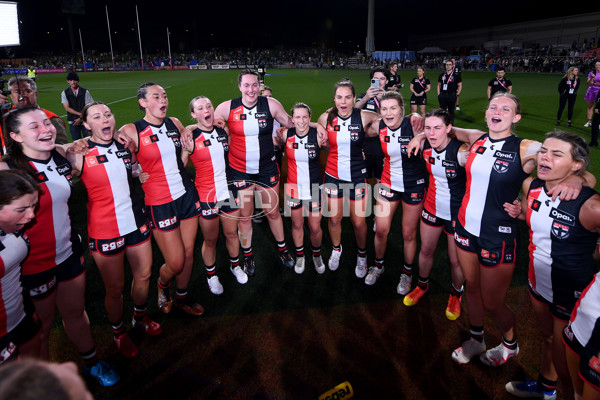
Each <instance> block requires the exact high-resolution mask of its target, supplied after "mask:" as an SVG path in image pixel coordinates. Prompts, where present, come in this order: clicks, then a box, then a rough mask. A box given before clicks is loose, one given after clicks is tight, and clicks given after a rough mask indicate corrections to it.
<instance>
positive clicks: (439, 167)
mask: <svg viewBox="0 0 600 400" xmlns="http://www.w3.org/2000/svg"><path fill="white" fill-rule="evenodd" d="M462 145H463V143H462V142H460V141H458V140H456V139H454V138H453V139H451V140H450V142H449V143H448V145H447V146H446V147H445V148H444V149H443V150H441V151H439V152H438V151H437V150H435V149H434V148H432V147H431V145H430V144H429V141H426V142H425V146H424V147H423V159H424V160H425V166H426V167H427V171H428V172H429V186H428V189H427V195H426V197H425V205H424V207H425V209H426V210H427V211H429V212H430V213H432V214H433V215H435V216H437V217H438V218H442V219H445V220H446V221H456V218H457V216H458V210H459V208H460V203H461V202H462V199H463V196H464V195H465V188H466V183H467V174H466V172H465V168H464V167H461V166H460V163H459V153H458V150H459V149H460V147H461V146H462Z"/></svg>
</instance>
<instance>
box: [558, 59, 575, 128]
mask: <svg viewBox="0 0 600 400" xmlns="http://www.w3.org/2000/svg"><path fill="white" fill-rule="evenodd" d="M578 74H579V68H577V67H570V68H569V69H568V70H567V73H566V74H565V76H564V77H563V78H562V79H561V81H560V83H559V84H558V94H559V98H558V112H557V114H556V125H557V126H558V125H560V118H561V117H562V113H563V110H564V109H565V105H567V103H568V104H569V108H568V109H567V126H569V127H570V126H571V120H572V119H573V109H574V107H575V100H577V90H578V89H579V86H580V84H581V79H580V78H579V77H578V76H577V75H578Z"/></svg>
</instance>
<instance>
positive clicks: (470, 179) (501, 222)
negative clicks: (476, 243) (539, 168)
mask: <svg viewBox="0 0 600 400" xmlns="http://www.w3.org/2000/svg"><path fill="white" fill-rule="evenodd" d="M522 141H524V139H521V138H518V137H516V136H514V135H511V136H509V137H506V138H503V139H498V140H494V139H491V138H490V137H489V136H488V134H487V133H486V134H485V135H482V136H481V137H480V138H479V139H477V141H476V142H475V143H473V145H472V146H471V149H470V151H469V156H468V158H467V164H466V165H465V169H466V171H467V190H466V192H465V197H464V198H463V202H462V205H461V207H460V211H459V213H458V220H459V221H460V223H461V225H462V226H463V227H464V228H465V229H466V230H467V232H469V233H471V234H472V235H475V236H485V237H493V236H494V235H495V234H497V233H504V234H509V233H512V234H516V233H517V221H516V219H514V218H511V217H510V216H509V215H508V213H507V212H506V211H505V210H504V206H503V204H504V203H506V202H508V203H512V201H513V200H515V199H516V198H517V196H518V195H519V191H520V188H521V184H522V183H523V181H524V180H525V178H527V176H528V174H526V173H525V171H523V167H522V165H521V156H520V148H521V142H522ZM526 142H527V143H524V145H528V143H531V141H526Z"/></svg>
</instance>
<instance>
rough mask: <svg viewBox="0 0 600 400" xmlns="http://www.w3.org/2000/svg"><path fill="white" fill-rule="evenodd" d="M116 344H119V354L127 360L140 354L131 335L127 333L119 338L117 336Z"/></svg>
mask: <svg viewBox="0 0 600 400" xmlns="http://www.w3.org/2000/svg"><path fill="white" fill-rule="evenodd" d="M114 339H115V343H116V344H117V349H119V353H121V355H122V356H123V357H125V358H133V357H135V356H137V355H138V354H139V352H140V351H139V349H138V348H137V346H136V345H135V343H133V342H132V341H131V339H130V338H129V335H128V334H127V333H123V334H121V335H119V336H115V338H114Z"/></svg>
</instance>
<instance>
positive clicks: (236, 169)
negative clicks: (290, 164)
mask: <svg viewBox="0 0 600 400" xmlns="http://www.w3.org/2000/svg"><path fill="white" fill-rule="evenodd" d="M238 89H239V90H240V93H241V97H239V98H236V99H232V100H227V101H225V102H223V103H221V104H219V105H218V106H217V108H216V109H215V119H216V120H218V121H225V122H226V123H227V126H228V127H229V132H230V153H229V163H230V164H229V165H230V169H231V173H232V179H233V181H234V184H235V185H236V187H237V188H238V190H239V192H238V193H239V195H240V202H241V209H240V221H239V232H238V235H239V238H240V243H241V245H242V250H243V253H244V270H245V272H246V273H247V274H248V275H249V276H253V275H254V273H255V263H254V256H253V254H252V214H253V213H254V206H255V205H254V194H255V192H256V193H258V195H259V198H260V200H261V204H262V207H263V212H264V213H265V214H266V216H267V219H268V221H269V227H270V229H271V232H272V233H273V236H274V238H275V241H276V242H277V248H278V255H279V259H280V260H281V262H282V264H283V266H284V267H286V268H290V269H291V268H293V267H294V260H292V258H291V256H290V255H289V252H288V250H287V246H286V244H285V236H284V231H283V220H282V219H281V214H280V213H279V179H280V175H279V168H278V166H277V163H276V161H275V153H274V149H273V139H272V133H273V121H274V120H277V121H278V122H279V123H280V124H281V126H283V127H287V128H289V127H291V126H292V122H291V117H290V116H289V115H287V113H286V112H285V110H284V109H283V106H282V105H281V103H279V101H277V100H275V99H273V98H271V97H269V98H267V97H263V96H260V86H259V79H258V74H257V73H256V72H255V71H252V70H242V71H241V72H240V74H239V76H238Z"/></svg>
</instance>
